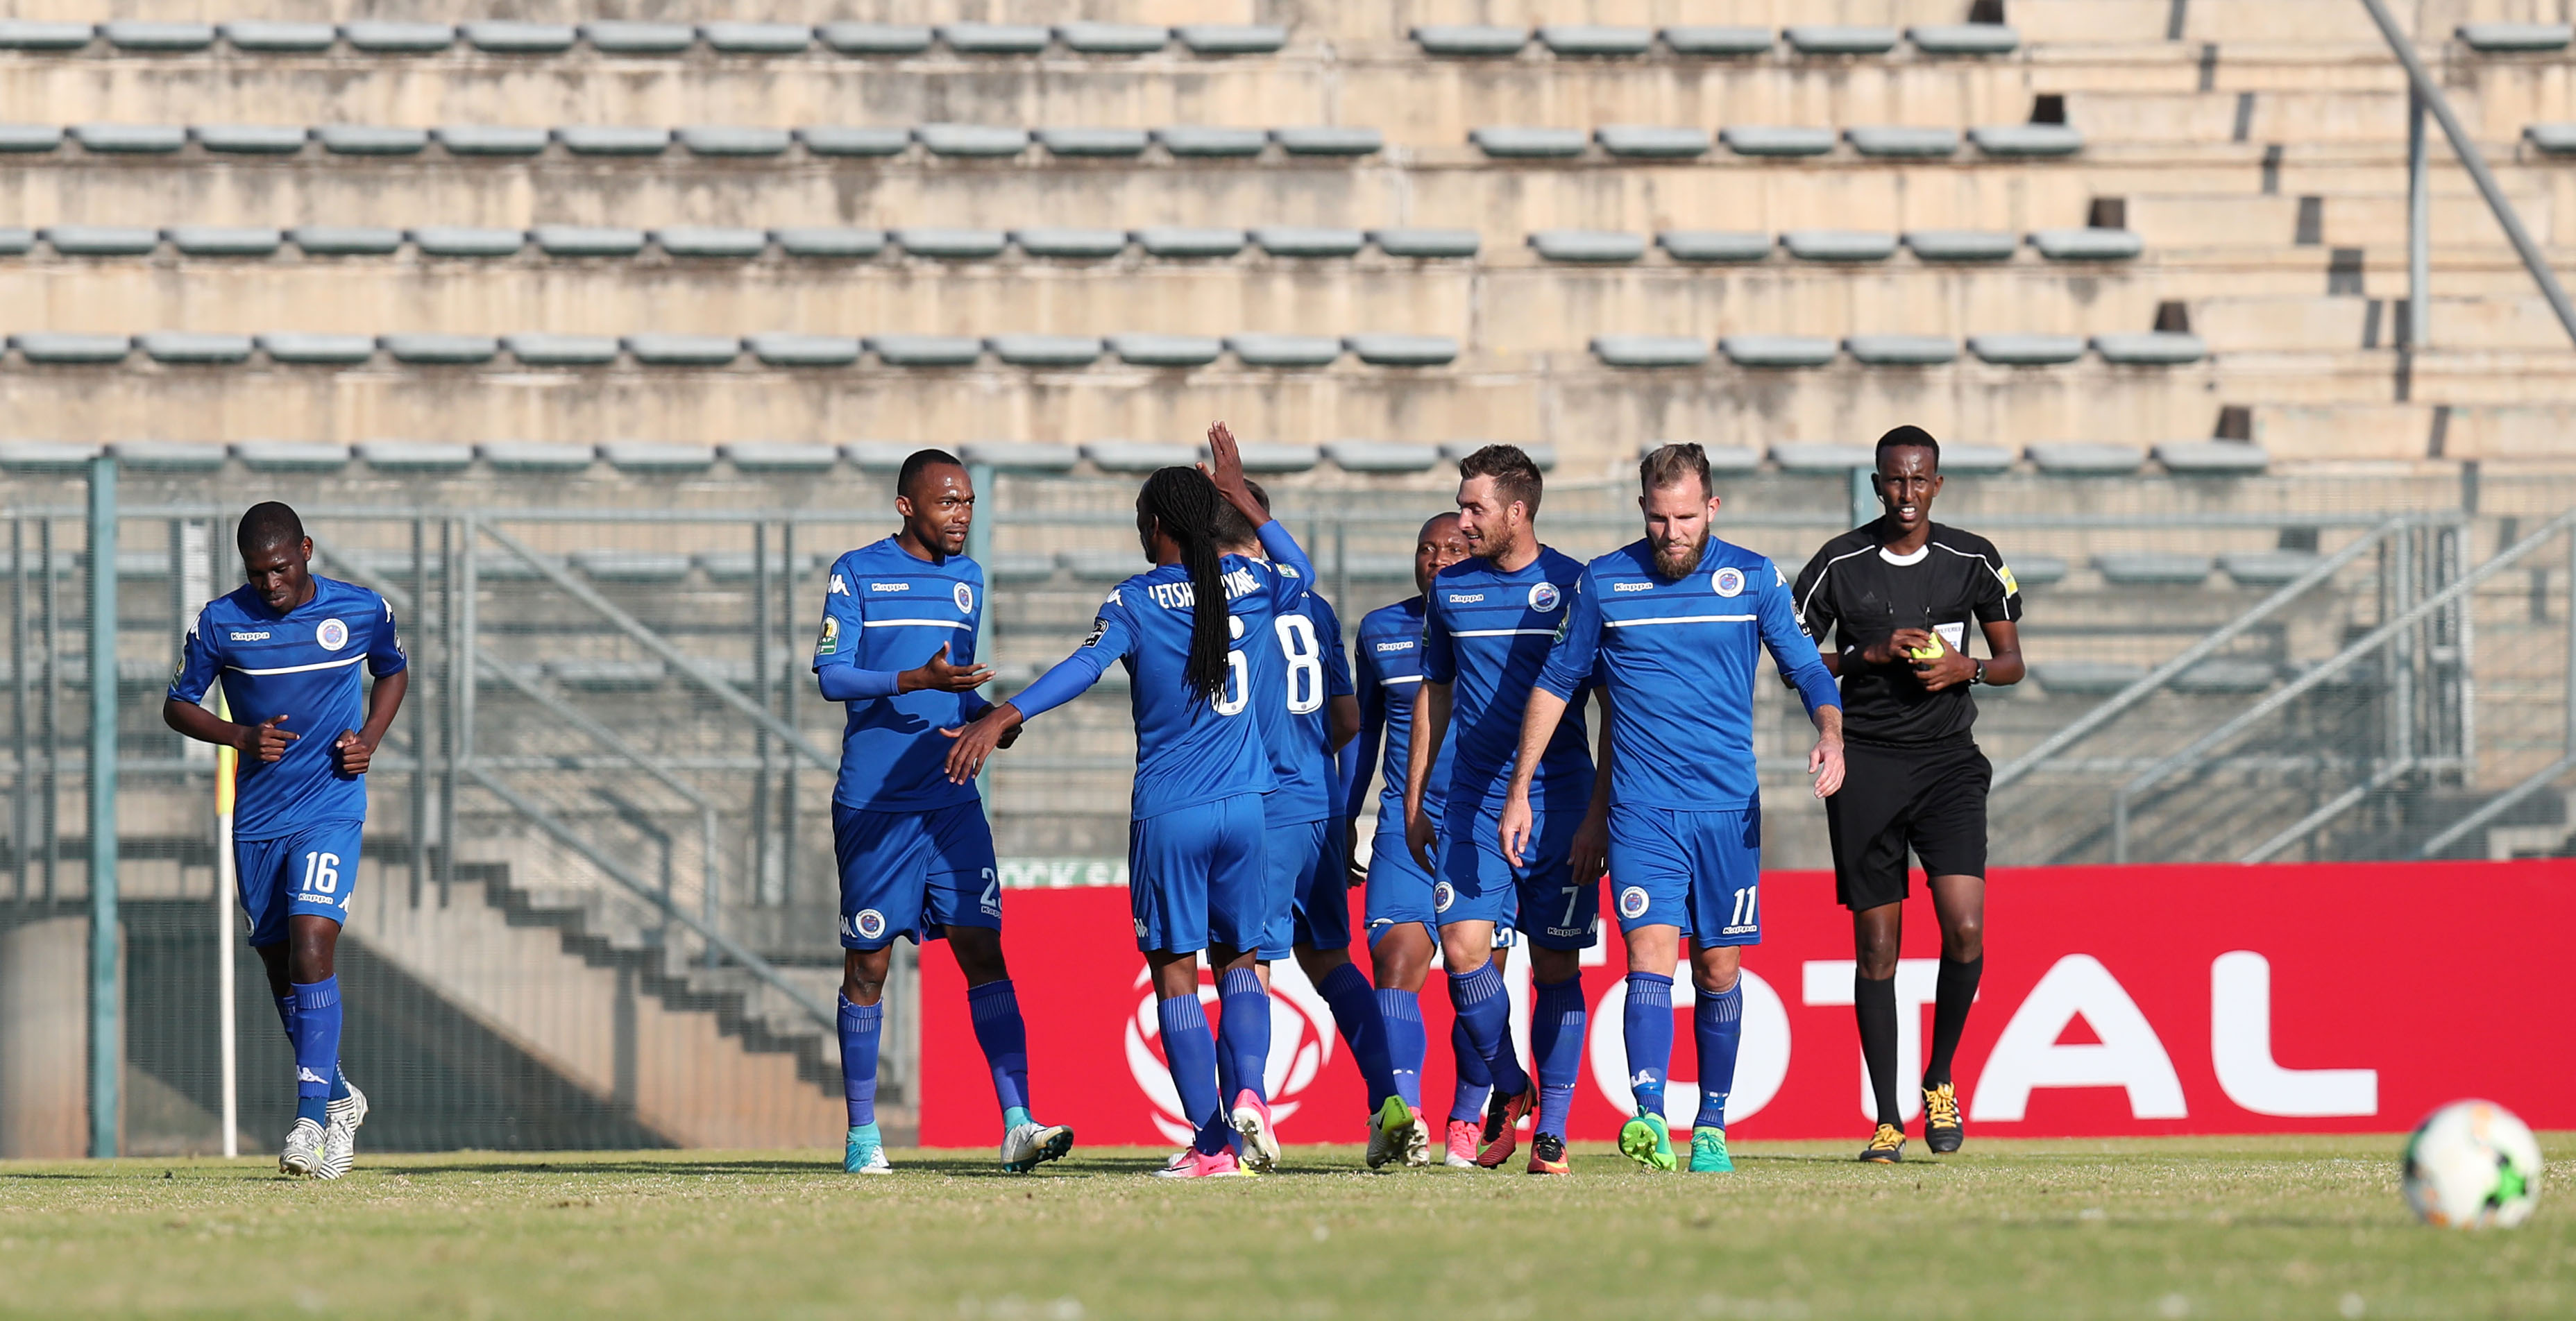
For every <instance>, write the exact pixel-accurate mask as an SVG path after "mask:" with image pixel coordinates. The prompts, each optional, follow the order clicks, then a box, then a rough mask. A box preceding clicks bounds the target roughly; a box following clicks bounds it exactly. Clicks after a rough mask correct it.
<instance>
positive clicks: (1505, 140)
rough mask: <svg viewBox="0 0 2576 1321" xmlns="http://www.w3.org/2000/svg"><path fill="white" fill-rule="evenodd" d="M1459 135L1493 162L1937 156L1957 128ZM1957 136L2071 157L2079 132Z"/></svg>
mask: <svg viewBox="0 0 2576 1321" xmlns="http://www.w3.org/2000/svg"><path fill="white" fill-rule="evenodd" d="M1467 140H1468V141H1469V142H1471V143H1474V144H1475V146H1476V147H1477V149H1478V150H1480V151H1483V152H1484V153H1485V154H1486V155H1487V156H1489V157H1492V158H1494V159H1497V160H1564V159H1570V158H1573V157H1577V156H1581V155H1583V154H1584V152H1585V151H1586V150H1587V149H1588V147H1589V146H1591V145H1594V144H1597V145H1599V147H1600V148H1601V150H1602V152H1603V153H1604V154H1606V155H1610V156H1616V157H1623V158H1630V159H1648V160H1691V159H1696V158H1698V157H1701V156H1705V155H1707V154H1709V152H1710V151H1711V150H1713V149H1714V148H1715V147H1716V146H1717V145H1719V144H1724V146H1725V147H1726V149H1727V150H1728V151H1731V152H1733V153H1735V154H1736V155H1738V156H1823V155H1826V154H1828V153H1830V152H1832V151H1833V149H1834V146H1835V144H1837V143H1849V144H1850V145H1851V149H1852V150H1853V151H1854V152H1855V153H1857V154H1859V155H1862V156H1869V157H1876V158H1881V159H1895V160H1938V159H1942V158H1945V157H1950V156H1955V155H1957V154H1959V147H1960V144H1961V142H1962V140H1963V139H1962V135H1961V134H1960V132H1959V130H1957V129H1952V128H1938V127H1915V126H1907V125H1867V126H1861V127H1856V128H1847V129H1844V130H1842V131H1840V132H1839V133H1837V132H1836V131H1835V130H1833V129H1830V128H1818V127H1813V126H1800V125H1784V124H1738V125H1734V126H1731V127H1728V128H1724V129H1720V130H1718V132H1717V133H1716V134H1714V135H1711V134H1710V133H1709V131H1708V130H1706V129H1703V128H1690V127H1673V126H1665V125H1653V124H1608V125H1603V126H1601V127H1599V128H1596V129H1594V130H1592V131H1591V132H1590V133H1589V134H1586V133H1585V132H1584V131H1583V130H1582V129H1579V128H1525V127H1511V126H1502V127H1492V128H1478V129H1471V130H1469V131H1468V134H1467ZM1964 140H1965V141H1967V142H1969V143H1973V144H1975V146H1976V148H1977V150H1978V151H1980V152H1983V153H1984V154H1986V155H1988V156H1995V157H2004V158H2012V159H2020V158H2027V157H2040V156H2072V155H2074V154H2076V153H2077V152H2080V151H2082V150H2084V134H2083V132H2082V131H2081V130H2079V129H2077V128H2075V127H2074V126H2073V125H2070V124H1988V125H1983V126H1980V127H1976V128H1971V129H1969V130H1968V131H1967V133H1966V134H1965V138H1964Z"/></svg>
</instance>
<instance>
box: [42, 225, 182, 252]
mask: <svg viewBox="0 0 2576 1321" xmlns="http://www.w3.org/2000/svg"><path fill="white" fill-rule="evenodd" d="M36 233H37V234H38V235H39V236H40V237H42V238H43V239H44V240H45V244H46V246H48V247H50V248H52V249H53V250H54V251H55V252H56V253H57V254H59V255H61V256H65V257H140V256H143V255H144V254H146V253H149V252H151V251H152V250H153V249H155V248H158V247H160V246H161V231H159V230H157V229H143V228H139V227H137V226H133V225H47V226H45V227H44V228H43V229H40V230H37V231H36Z"/></svg>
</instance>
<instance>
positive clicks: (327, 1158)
mask: <svg viewBox="0 0 2576 1321" xmlns="http://www.w3.org/2000/svg"><path fill="white" fill-rule="evenodd" d="M340 1081H341V1082H342V1083H343V1084H345V1085H347V1087H348V1089H349V1094H348V1095H347V1096H344V1097H341V1098H340V1099H339V1100H337V1101H333V1102H332V1103H331V1106H330V1116H331V1122H330V1123H329V1124H327V1125H324V1126H323V1129H322V1164H323V1167H324V1168H325V1169H328V1170H329V1171H330V1173H329V1174H326V1175H324V1176H322V1177H324V1178H326V1179H337V1178H339V1177H340V1176H341V1175H344V1174H347V1173H348V1172H349V1167H350V1166H352V1165H355V1164H356V1163H357V1160H358V1128H359V1126H360V1125H363V1124H365V1123H366V1122H367V1094H366V1093H365V1092H362V1091H359V1090H358V1085H357V1084H356V1083H353V1082H350V1081H349V1080H348V1079H347V1078H345V1077H343V1078H342V1079H341V1080H340Z"/></svg>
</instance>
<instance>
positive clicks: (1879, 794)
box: [1825, 738, 1995, 912]
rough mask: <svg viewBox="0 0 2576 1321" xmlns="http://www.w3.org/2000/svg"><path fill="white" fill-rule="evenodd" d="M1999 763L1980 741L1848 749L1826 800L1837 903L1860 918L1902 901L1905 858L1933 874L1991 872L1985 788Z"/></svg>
mask: <svg viewBox="0 0 2576 1321" xmlns="http://www.w3.org/2000/svg"><path fill="white" fill-rule="evenodd" d="M1994 778H1995V768H1994V764H1993V763H1991V762H1989V761H1987V760H1986V754H1984V753H1983V752H1980V751H1978V750H1977V745H1976V743H1975V742H1974V741H1973V740H1970V739H1967V738H1961V739H1959V740H1958V741H1957V742H1954V743H1946V744H1941V745H1938V746H1935V747H1928V748H1891V747H1874V746H1871V745H1869V744H1864V743H1846V744H1844V745H1843V787H1842V790H1841V791H1840V792H1838V793H1836V794H1835V795H1834V796H1833V797H1831V798H1828V799H1826V800H1825V823H1826V827H1827V829H1828V830H1830V831H1831V833H1832V835H1833V842H1834V898H1835V899H1837V900H1839V901H1840V902H1841V903H1842V905H1843V907H1845V908H1848V909H1851V910H1852V911H1854V912H1859V911H1860V910H1862V909H1865V908H1876V907H1878V906H1879V905H1881V904H1893V903H1899V902H1902V901H1903V900H1904V898H1905V893H1906V869H1905V855H1906V853H1907V852H1908V851H1909V850H1911V851H1912V852H1913V854H1914V856H1915V857H1917V858H1920V859H1922V860H1923V872H1924V874H1925V875H1927V876H1978V877H1982V876H1984V875H1985V874H1986V790H1987V789H1988V788H1989V787H1990V786H1991V785H1992V784H1993V783H1994Z"/></svg>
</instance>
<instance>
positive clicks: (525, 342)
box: [501, 335, 617, 367]
mask: <svg viewBox="0 0 2576 1321" xmlns="http://www.w3.org/2000/svg"><path fill="white" fill-rule="evenodd" d="M501 347H503V348H505V349H508V350H509V351H510V356H511V357H513V358H516V359H518V360H519V361H520V362H521V363H522V364H524V365H526V366H530V367H604V366H606V365H608V364H609V363H612V362H615V361H617V337H616V336H614V335H504V336H502V337H501Z"/></svg>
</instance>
